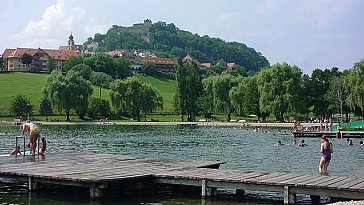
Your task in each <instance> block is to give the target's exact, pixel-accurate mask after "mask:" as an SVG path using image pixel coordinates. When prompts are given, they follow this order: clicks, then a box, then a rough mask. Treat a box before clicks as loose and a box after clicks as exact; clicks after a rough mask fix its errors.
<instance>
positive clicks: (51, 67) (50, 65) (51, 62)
mask: <svg viewBox="0 0 364 205" xmlns="http://www.w3.org/2000/svg"><path fill="white" fill-rule="evenodd" d="M47 68H48V70H49V72H52V71H53V70H54V69H56V62H55V61H54V59H53V58H51V57H49V58H48V65H47Z"/></svg>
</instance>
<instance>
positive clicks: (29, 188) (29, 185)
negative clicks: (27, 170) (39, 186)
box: [28, 176, 33, 191]
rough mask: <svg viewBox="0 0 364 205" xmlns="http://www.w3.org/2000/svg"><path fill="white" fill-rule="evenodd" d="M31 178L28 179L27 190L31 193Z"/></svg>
mask: <svg viewBox="0 0 364 205" xmlns="http://www.w3.org/2000/svg"><path fill="white" fill-rule="evenodd" d="M32 181H33V180H32V177H31V176H29V177H28V190H29V191H32V190H33V184H32Z"/></svg>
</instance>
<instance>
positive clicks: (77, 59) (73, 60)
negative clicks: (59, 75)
mask: <svg viewBox="0 0 364 205" xmlns="http://www.w3.org/2000/svg"><path fill="white" fill-rule="evenodd" d="M83 60H84V56H71V57H70V58H69V59H68V60H66V61H65V62H64V65H63V70H64V71H70V70H71V69H72V68H73V67H75V66H76V65H79V64H83Z"/></svg>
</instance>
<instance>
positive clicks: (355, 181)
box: [338, 178, 364, 190]
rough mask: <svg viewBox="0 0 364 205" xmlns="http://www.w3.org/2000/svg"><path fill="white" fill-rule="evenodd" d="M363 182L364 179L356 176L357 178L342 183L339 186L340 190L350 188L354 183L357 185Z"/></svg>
mask: <svg viewBox="0 0 364 205" xmlns="http://www.w3.org/2000/svg"><path fill="white" fill-rule="evenodd" d="M361 182H364V179H358V178H356V179H355V180H353V181H351V182H348V183H346V184H342V185H340V186H338V189H339V190H348V189H349V187H352V186H354V185H357V184H359V183H361Z"/></svg>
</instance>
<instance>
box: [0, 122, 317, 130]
mask: <svg viewBox="0 0 364 205" xmlns="http://www.w3.org/2000/svg"><path fill="white" fill-rule="evenodd" d="M18 123H19V122H0V125H17V124H18ZM34 123H37V124H41V125H101V126H108V125H128V126H208V127H251V128H254V127H260V128H292V126H293V123H274V122H273V123H271V122H267V123H255V122H252V123H249V122H248V123H241V122H113V121H109V122H47V121H37V122H34ZM301 124H302V126H304V127H314V126H318V125H319V124H318V123H301Z"/></svg>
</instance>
